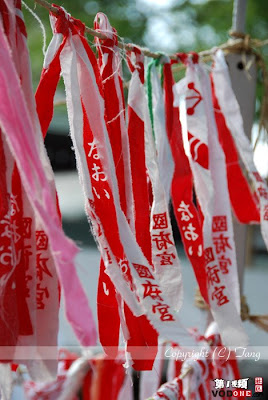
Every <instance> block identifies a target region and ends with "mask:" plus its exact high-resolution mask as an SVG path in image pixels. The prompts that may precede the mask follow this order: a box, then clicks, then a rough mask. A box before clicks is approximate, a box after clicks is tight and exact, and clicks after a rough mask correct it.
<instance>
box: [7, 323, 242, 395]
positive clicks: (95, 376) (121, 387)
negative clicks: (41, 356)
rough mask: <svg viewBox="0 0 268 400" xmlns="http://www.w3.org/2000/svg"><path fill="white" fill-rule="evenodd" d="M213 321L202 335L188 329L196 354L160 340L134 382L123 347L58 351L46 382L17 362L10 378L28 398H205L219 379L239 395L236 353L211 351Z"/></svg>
mask: <svg viewBox="0 0 268 400" xmlns="http://www.w3.org/2000/svg"><path fill="white" fill-rule="evenodd" d="M213 325H214V323H212V324H211V326H210V327H209V328H208V330H207V332H206V334H205V336H201V335H199V334H198V332H197V331H193V332H192V334H193V335H195V337H196V340H197V341H198V342H199V344H200V346H202V349H203V354H201V353H200V352H199V353H198V349H197V352H196V353H195V355H194V356H192V358H190V357H189V358H186V357H184V358H183V357H179V356H178V355H179V354H180V352H183V351H184V349H183V348H181V347H180V346H179V345H177V344H175V343H172V344H171V343H169V344H164V343H163V344H161V345H160V346H159V350H158V354H157V358H156V360H155V364H154V369H153V370H152V371H142V372H141V373H140V377H139V384H138V385H137V381H136V382H135V381H134V382H133V379H132V377H131V375H129V374H126V373H125V369H124V361H125V356H124V351H122V350H121V351H119V352H118V354H117V357H116V358H115V359H113V360H112V359H109V358H107V356H105V355H103V354H98V355H95V356H93V355H92V354H89V353H88V352H87V353H85V354H84V355H83V356H82V357H80V358H78V356H77V354H75V353H70V352H69V351H68V350H65V349H61V350H60V352H59V364H58V375H57V378H56V379H55V380H53V381H51V382H49V383H40V382H34V381H31V380H30V379H29V376H27V372H26V371H24V370H23V368H22V367H19V366H18V365H15V364H13V365H12V369H13V373H12V375H13V376H12V377H11V378H13V384H14V385H20V386H23V389H24V394H25V397H26V399H27V400H53V399H55V398H57V400H77V399H78V397H77V396H78V395H79V393H80V395H81V394H82V398H83V399H84V400H93V399H94V400H114V399H118V400H125V399H127V400H134V399H135V398H140V399H144V400H145V399H148V400H160V399H168V400H185V399H188V398H194V399H197V400H207V399H209V398H210V393H211V392H212V390H214V391H216V389H218V388H219V387H218V386H219V382H220V380H221V377H224V378H225V380H228V381H230V383H231V384H230V388H231V389H230V392H231V391H232V393H233V397H235V398H243V397H240V396H239V395H236V393H235V392H237V391H238V392H239V388H240V389H243V388H244V387H245V386H244V385H242V380H241V378H240V374H239V370H238V365H237V361H236V358H235V354H234V353H231V354H230V357H229V358H228V359H227V358H225V359H223V358H220V357H213V356H212V352H213V351H214V349H215V348H217V346H219V345H221V342H220V336H219V335H218V334H216V333H215V326H213ZM171 345H172V347H171ZM215 346H216V347H215ZM171 349H172V354H173V358H166V360H168V365H166V363H165V362H164V354H165V353H166V354H167V356H168V357H170V354H171V351H170V350H171ZM205 352H207V353H208V354H209V356H208V357H205V356H204V354H205ZM176 354H177V357H176V356H175V355H176ZM163 382H164V383H163ZM239 382H241V384H240V383H239ZM161 383H162V384H161ZM215 388H216V389H215ZM137 394H138V397H137Z"/></svg>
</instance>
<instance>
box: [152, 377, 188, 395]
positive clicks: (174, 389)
mask: <svg viewBox="0 0 268 400" xmlns="http://www.w3.org/2000/svg"><path fill="white" fill-rule="evenodd" d="M161 399H165V400H185V397H184V395H183V383H182V380H181V379H180V378H175V379H173V380H172V381H170V382H166V383H164V384H163V385H162V386H160V388H159V389H158V390H157V392H156V393H155V394H154V395H153V396H152V397H150V398H149V399H148V400H161Z"/></svg>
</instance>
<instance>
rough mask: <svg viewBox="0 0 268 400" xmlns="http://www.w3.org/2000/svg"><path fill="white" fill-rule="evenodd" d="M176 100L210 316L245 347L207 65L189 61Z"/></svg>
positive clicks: (228, 338) (227, 335) (228, 336)
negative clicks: (199, 219) (197, 213)
mask: <svg viewBox="0 0 268 400" xmlns="http://www.w3.org/2000/svg"><path fill="white" fill-rule="evenodd" d="M175 94H176V96H177V100H175V102H176V105H177V106H179V105H181V108H180V118H181V124H182V129H183V139H184V147H185V152H186V154H187V156H188V158H189V162H190V165H191V168H192V171H193V176H194V183H195V189H196V194H197V198H198V200H199V202H200V206H201V210H202V213H203V216H204V222H203V236H204V249H205V259H206V272H207V283H208V293H209V300H210V307H211V312H212V314H213V316H214V319H215V320H216V322H217V323H218V326H219V329H220V332H221V335H222V339H223V342H224V344H229V345H235V344H237V345H238V344H240V345H241V343H246V342H247V337H246V335H245V333H244V329H243V327H242V322H241V319H240V316H239V313H240V297H239V285H238V276H237V266H236V254H235V244H234V239H233V227H232V217H231V209H230V200H229V195H228V187H227V178H226V166H225V158H224V154H223V151H222V149H221V147H220V144H219V142H218V135H217V130H216V125H215V120H214V115H213V107H212V100H211V88H210V81H209V77H208V74H207V73H206V72H205V70H204V68H203V66H202V65H200V64H193V63H192V62H191V61H189V65H188V67H187V72H186V78H185V79H184V80H182V81H180V82H179V83H178V84H177V85H176V93H175ZM189 134H191V135H193V137H194V138H195V139H196V142H197V143H196V145H195V148H194V149H190V144H189V141H188V135H189ZM201 145H203V146H204V145H205V146H207V147H208V162H206V160H205V155H204V154H203V155H202V154H198V147H200V146H201ZM193 150H194V151H193ZM206 164H208V166H209V168H208V169H207V168H205V165H206ZM223 262H224V264H223ZM223 266H224V267H225V268H223ZM228 267H229V268H228Z"/></svg>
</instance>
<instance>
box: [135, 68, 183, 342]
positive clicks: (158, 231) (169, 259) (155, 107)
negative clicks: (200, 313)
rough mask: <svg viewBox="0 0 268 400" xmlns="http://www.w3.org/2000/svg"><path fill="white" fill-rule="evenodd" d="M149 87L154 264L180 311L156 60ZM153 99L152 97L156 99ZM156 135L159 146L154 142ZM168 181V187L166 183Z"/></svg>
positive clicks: (147, 124)
mask: <svg viewBox="0 0 268 400" xmlns="http://www.w3.org/2000/svg"><path fill="white" fill-rule="evenodd" d="M147 88H148V90H147V91H148V105H149V113H148V110H147V108H146V105H145V104H144V105H143V107H144V121H145V132H146V134H145V140H146V141H145V152H146V166H147V169H148V174H149V177H150V181H151V184H152V191H153V203H152V209H151V224H150V231H151V240H152V253H153V265H154V269H155V272H156V275H157V277H158V279H159V281H160V284H161V286H162V287H163V289H164V291H165V293H166V294H167V296H168V297H169V299H170V300H169V301H170V303H171V304H172V306H173V307H174V308H175V309H177V310H179V309H180V307H181V305H182V298H183V288H182V275H181V265H180V260H179V257H178V254H177V250H176V247H175V242H174V238H173V232H172V227H171V221H170V216H169V209H168V200H169V192H170V183H171V180H172V176H173V171H174V162H173V160H172V157H171V151H170V146H169V142H168V139H167V133H166V127H165V114H164V97H163V91H162V88H161V85H160V80H159V76H158V72H157V69H156V66H155V61H152V64H150V65H149V66H148V72H147ZM142 95H143V98H144V93H143V94H142V93H141V94H140V96H139V99H140V100H139V101H140V102H141V101H142ZM150 96H152V99H151V98H150ZM144 100H145V99H144ZM149 115H150V117H149ZM153 132H154V135H155V139H156V144H155V143H154V141H153ZM160 146H161V147H160ZM169 159H170V160H169ZM160 171H161V172H160ZM166 174H167V175H166ZM161 178H162V179H161ZM165 181H166V182H167V183H166V184H164V182H165ZM177 340H178V338H177Z"/></svg>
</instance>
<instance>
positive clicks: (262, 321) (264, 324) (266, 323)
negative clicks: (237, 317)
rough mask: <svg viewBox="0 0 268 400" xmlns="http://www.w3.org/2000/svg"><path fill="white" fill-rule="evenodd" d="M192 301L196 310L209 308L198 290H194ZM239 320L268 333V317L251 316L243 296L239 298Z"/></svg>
mask: <svg viewBox="0 0 268 400" xmlns="http://www.w3.org/2000/svg"><path fill="white" fill-rule="evenodd" d="M194 300H195V302H194V304H195V306H196V307H197V308H199V309H201V310H209V306H208V305H207V303H206V302H205V300H204V299H203V297H202V295H201V293H200V290H199V288H197V289H196V292H195V297H194ZM241 319H242V321H250V322H252V323H253V324H255V325H256V326H257V327H258V328H260V329H262V330H264V331H265V332H268V315H251V314H250V309H249V306H248V304H247V300H246V297H245V296H241Z"/></svg>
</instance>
